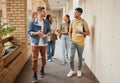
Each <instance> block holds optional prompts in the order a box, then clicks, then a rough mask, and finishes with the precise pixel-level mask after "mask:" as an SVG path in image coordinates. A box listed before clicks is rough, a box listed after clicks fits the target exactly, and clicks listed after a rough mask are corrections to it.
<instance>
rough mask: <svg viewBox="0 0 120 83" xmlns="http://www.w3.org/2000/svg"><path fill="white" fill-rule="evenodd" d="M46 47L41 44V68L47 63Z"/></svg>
mask: <svg viewBox="0 0 120 83" xmlns="http://www.w3.org/2000/svg"><path fill="white" fill-rule="evenodd" d="M46 48H47V46H40V53H41V68H44V67H45V64H46Z"/></svg>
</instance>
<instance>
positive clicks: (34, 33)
mask: <svg viewBox="0 0 120 83" xmlns="http://www.w3.org/2000/svg"><path fill="white" fill-rule="evenodd" d="M37 14H38V17H37V18H35V19H34V20H32V21H31V22H30V23H29V26H28V34H29V36H30V42H31V47H32V69H33V73H34V74H33V82H38V77H37V72H38V71H37V67H38V52H39V51H40V53H41V70H40V75H41V77H43V75H44V68H45V65H46V48H47V36H48V35H49V33H50V32H51V29H50V25H49V22H48V21H47V20H45V19H43V18H44V17H45V14H46V13H45V8H44V7H41V6H39V7H38V8H37Z"/></svg>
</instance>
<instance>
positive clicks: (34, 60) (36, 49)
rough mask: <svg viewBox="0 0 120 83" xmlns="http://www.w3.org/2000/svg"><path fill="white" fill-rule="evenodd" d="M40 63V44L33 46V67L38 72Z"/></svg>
mask: <svg viewBox="0 0 120 83" xmlns="http://www.w3.org/2000/svg"><path fill="white" fill-rule="evenodd" d="M37 65H38V46H32V69H33V72H36V73H37Z"/></svg>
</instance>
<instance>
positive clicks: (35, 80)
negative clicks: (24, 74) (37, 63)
mask: <svg viewBox="0 0 120 83" xmlns="http://www.w3.org/2000/svg"><path fill="white" fill-rule="evenodd" d="M32 82H33V83H37V82H38V79H37V73H34V76H33V80H32Z"/></svg>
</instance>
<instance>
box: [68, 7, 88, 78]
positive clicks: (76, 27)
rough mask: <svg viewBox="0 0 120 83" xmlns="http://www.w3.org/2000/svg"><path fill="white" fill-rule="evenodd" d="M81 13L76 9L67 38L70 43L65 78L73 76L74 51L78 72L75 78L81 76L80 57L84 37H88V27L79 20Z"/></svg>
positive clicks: (80, 10)
mask: <svg viewBox="0 0 120 83" xmlns="http://www.w3.org/2000/svg"><path fill="white" fill-rule="evenodd" d="M82 13H83V10H82V8H79V7H78V8H76V9H75V13H74V17H75V19H74V20H73V21H72V22H71V25H70V29H69V36H70V39H71V42H70V72H69V73H68V74H67V77H71V76H72V75H73V74H75V71H74V56H75V51H76V50H77V52H78V71H77V76H78V77H80V76H81V75H82V73H81V68H82V55H83V50H84V42H85V37H86V36H87V35H90V31H89V27H88V24H87V22H86V21H85V20H84V19H82V18H81V15H82Z"/></svg>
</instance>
